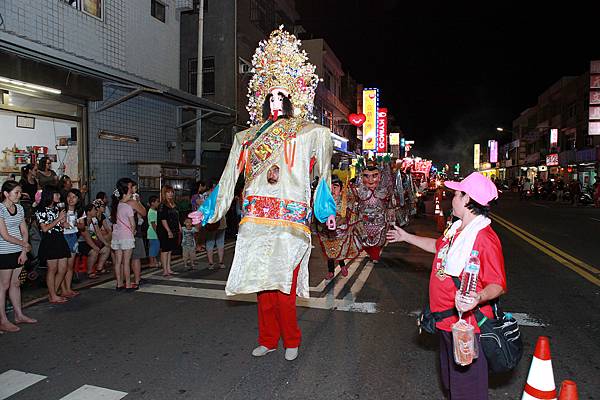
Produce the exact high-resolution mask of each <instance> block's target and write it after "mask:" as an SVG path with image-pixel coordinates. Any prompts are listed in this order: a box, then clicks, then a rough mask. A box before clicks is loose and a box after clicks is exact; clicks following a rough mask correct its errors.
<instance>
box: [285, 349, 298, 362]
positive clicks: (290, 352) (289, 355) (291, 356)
mask: <svg viewBox="0 0 600 400" xmlns="http://www.w3.org/2000/svg"><path fill="white" fill-rule="evenodd" d="M296 357H298V348H297V347H292V348H289V349H285V359H286V360H288V361H294V360H295V359H296Z"/></svg>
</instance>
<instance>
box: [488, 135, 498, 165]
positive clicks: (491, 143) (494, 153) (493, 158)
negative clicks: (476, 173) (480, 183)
mask: <svg viewBox="0 0 600 400" xmlns="http://www.w3.org/2000/svg"><path fill="white" fill-rule="evenodd" d="M488 148H489V150H490V163H497V162H498V142H497V141H495V140H488Z"/></svg>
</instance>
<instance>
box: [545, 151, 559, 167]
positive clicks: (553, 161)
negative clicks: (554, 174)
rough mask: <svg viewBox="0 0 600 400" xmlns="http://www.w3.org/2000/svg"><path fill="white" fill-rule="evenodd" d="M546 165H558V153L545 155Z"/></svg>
mask: <svg viewBox="0 0 600 400" xmlns="http://www.w3.org/2000/svg"><path fill="white" fill-rule="evenodd" d="M546 165H547V166H549V167H553V166H555V165H558V153H552V154H548V155H547V156H546Z"/></svg>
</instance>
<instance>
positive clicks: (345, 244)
mask: <svg viewBox="0 0 600 400" xmlns="http://www.w3.org/2000/svg"><path fill="white" fill-rule="evenodd" d="M331 191H332V192H333V198H334V199H335V204H336V210H337V214H336V217H335V219H336V229H335V230H330V229H329V228H328V227H327V226H326V225H324V224H317V233H318V236H319V242H320V243H321V248H322V249H323V253H324V254H325V257H327V269H328V272H327V275H326V276H325V278H326V279H332V278H333V276H334V273H335V264H336V262H337V263H338V264H339V265H340V268H341V273H342V276H348V267H347V266H346V264H345V260H347V259H352V258H354V257H356V256H358V255H359V254H360V251H361V244H360V241H359V239H358V237H357V236H356V235H355V234H354V229H355V226H356V224H357V222H358V213H357V211H358V210H357V203H356V200H355V198H354V195H353V193H352V191H351V190H350V188H349V187H348V185H344V184H342V181H341V180H340V179H339V178H338V176H337V175H332V177H331Z"/></svg>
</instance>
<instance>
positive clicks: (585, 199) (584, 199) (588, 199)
mask: <svg viewBox="0 0 600 400" xmlns="http://www.w3.org/2000/svg"><path fill="white" fill-rule="evenodd" d="M579 204H582V205H586V206H587V205H590V204H594V196H593V194H592V187H591V186H586V187H585V188H584V189H583V192H582V193H581V195H580V196H579Z"/></svg>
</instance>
